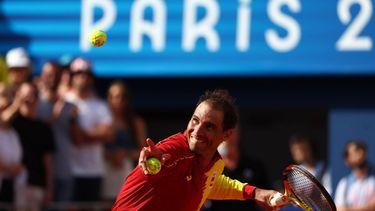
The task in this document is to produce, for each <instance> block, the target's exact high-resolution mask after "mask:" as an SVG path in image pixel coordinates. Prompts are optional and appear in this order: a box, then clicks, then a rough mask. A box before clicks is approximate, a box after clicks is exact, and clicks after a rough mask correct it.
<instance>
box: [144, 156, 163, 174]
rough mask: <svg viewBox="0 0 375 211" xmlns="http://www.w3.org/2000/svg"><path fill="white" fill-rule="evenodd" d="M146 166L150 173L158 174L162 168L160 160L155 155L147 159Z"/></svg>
mask: <svg viewBox="0 0 375 211" xmlns="http://www.w3.org/2000/svg"><path fill="white" fill-rule="evenodd" d="M146 166H147V170H148V172H149V173H150V174H157V173H159V171H160V170H161V163H160V160H159V159H157V158H154V157H152V158H148V159H147V162H146Z"/></svg>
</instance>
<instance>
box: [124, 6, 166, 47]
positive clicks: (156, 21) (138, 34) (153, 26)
mask: <svg viewBox="0 0 375 211" xmlns="http://www.w3.org/2000/svg"><path fill="white" fill-rule="evenodd" d="M147 7H150V8H152V10H153V11H152V13H153V20H152V21H147V20H145V19H144V17H145V13H144V12H145V10H146V9H147ZM165 18H166V17H165V5H164V3H163V1H161V0H136V1H134V4H133V7H132V9H131V20H130V49H131V50H132V51H134V52H136V51H139V50H140V49H141V48H142V38H143V35H147V36H149V37H150V40H151V43H152V48H153V49H154V50H155V51H158V52H159V51H162V50H163V49H164V47H165V21H166V20H165Z"/></svg>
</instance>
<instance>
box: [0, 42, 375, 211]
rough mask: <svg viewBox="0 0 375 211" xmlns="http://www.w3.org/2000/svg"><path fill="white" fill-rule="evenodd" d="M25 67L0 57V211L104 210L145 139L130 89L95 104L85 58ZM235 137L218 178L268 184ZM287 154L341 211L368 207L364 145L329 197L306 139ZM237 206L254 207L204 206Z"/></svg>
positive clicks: (374, 188) (372, 206) (349, 149)
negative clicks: (92, 206) (97, 207)
mask: <svg viewBox="0 0 375 211" xmlns="http://www.w3.org/2000/svg"><path fill="white" fill-rule="evenodd" d="M32 66H33V65H32V60H31V59H30V56H29V55H28V52H27V51H26V50H25V49H24V48H14V49H10V50H9V51H8V52H7V54H6V55H5V59H2V58H1V57H0V210H6V209H8V208H9V209H10V210H13V209H16V210H21V211H22V210H32V211H33V210H42V209H46V208H49V209H51V208H53V209H52V210H79V209H81V208H83V209H86V208H90V206H86V205H90V203H91V204H93V203H100V205H103V208H104V209H109V208H110V207H111V205H112V204H113V202H114V200H115V197H116V195H117V193H118V191H119V189H120V188H121V186H122V183H123V181H124V179H125V178H126V176H127V175H128V174H129V173H130V171H131V170H132V169H133V168H134V167H135V166H136V165H137V161H138V156H139V149H140V148H141V147H143V145H144V143H145V140H146V137H147V127H146V124H145V122H144V120H143V119H142V117H140V116H139V115H138V114H137V113H136V111H135V109H134V108H133V106H132V104H131V97H130V92H129V89H128V87H127V86H126V84H125V83H124V82H123V81H120V80H117V81H113V82H112V83H111V84H110V86H109V87H108V90H107V99H102V98H101V97H99V95H98V94H97V93H96V90H95V84H94V83H95V75H94V72H93V68H92V65H91V63H90V61H89V60H87V59H85V58H82V57H76V58H72V57H69V56H65V57H62V58H60V59H59V60H57V61H47V62H46V63H45V64H44V65H43V67H42V69H41V72H40V75H39V76H36V75H34V74H33V73H32V71H33V70H32ZM239 131H240V126H239V127H238V128H237V130H236V133H235V134H234V135H233V136H232V138H231V139H230V140H227V141H226V142H224V143H223V144H222V145H221V146H220V147H219V149H218V150H219V153H220V154H221V155H222V157H223V160H224V162H225V165H226V167H225V170H224V174H226V175H227V176H231V177H232V178H234V179H239V180H241V181H244V182H248V183H250V184H253V185H256V186H259V187H270V185H269V184H270V183H269V181H268V179H267V175H266V173H265V170H264V165H263V164H262V163H261V162H259V161H257V160H254V159H252V158H250V157H248V156H245V155H244V154H243V153H241V150H240V141H239V140H240V137H239V134H240V132H239ZM289 149H290V154H291V157H292V158H293V160H294V162H295V163H296V164H299V165H301V166H303V167H305V168H306V169H307V170H309V171H310V172H311V173H312V174H313V175H314V176H315V177H316V178H317V179H318V180H319V181H321V183H322V185H323V186H324V187H325V189H326V190H327V192H328V193H329V194H332V195H333V194H335V202H336V205H337V207H338V208H339V209H338V210H342V211H343V210H352V211H355V210H358V211H359V210H363V211H366V210H375V172H374V170H373V168H372V166H371V164H370V163H369V162H368V160H367V147H366V145H365V144H363V143H362V142H361V141H358V140H353V141H350V142H349V143H348V144H347V146H346V148H345V149H344V153H343V160H344V162H345V163H346V164H347V165H348V166H349V167H350V168H351V169H352V172H351V174H350V175H348V176H346V177H344V178H342V179H341V180H340V182H339V185H338V187H337V189H336V190H335V189H333V187H332V185H331V176H330V169H329V166H327V164H326V163H324V162H323V161H320V160H318V159H317V158H316V147H315V146H314V145H313V142H312V141H311V140H310V137H308V136H305V135H301V134H295V135H293V136H291V138H290V140H289ZM244 203H246V204H245V205H244ZM96 205H98V204H96ZM242 209H243V210H245V209H246V210H260V207H258V206H257V205H256V204H254V203H252V202H234V201H231V202H225V201H224V202H223V201H218V202H216V201H208V202H207V203H206V205H205V208H204V210H207V211H208V210H242ZM285 209H286V210H287V209H288V208H285Z"/></svg>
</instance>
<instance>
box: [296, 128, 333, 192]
mask: <svg viewBox="0 0 375 211" xmlns="http://www.w3.org/2000/svg"><path fill="white" fill-rule="evenodd" d="M289 149H290V153H291V155H292V158H293V160H294V162H296V164H298V165H301V166H302V167H304V168H305V169H307V170H308V171H309V172H310V173H311V174H312V175H314V177H316V178H317V179H318V181H320V182H321V183H322V185H323V186H324V188H325V189H326V190H327V192H328V193H329V194H332V186H331V175H330V173H329V170H328V167H327V165H326V164H325V163H324V162H323V161H319V160H317V159H316V148H315V146H314V145H313V143H312V141H311V139H310V138H309V137H308V136H305V135H300V134H295V135H293V136H292V137H290V139H289Z"/></svg>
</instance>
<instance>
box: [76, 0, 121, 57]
mask: <svg viewBox="0 0 375 211" xmlns="http://www.w3.org/2000/svg"><path fill="white" fill-rule="evenodd" d="M95 7H98V8H100V9H102V10H103V17H102V18H101V19H100V20H98V21H97V22H96V23H94V20H95V19H94V9H95ZM81 12H82V16H81V37H80V47H81V50H82V51H85V52H86V51H88V50H90V41H89V37H90V34H91V32H92V31H93V30H94V29H100V30H103V31H106V30H108V29H109V28H110V27H111V26H112V25H113V23H114V22H115V20H116V14H117V11H116V7H115V3H114V2H113V0H82V9H81Z"/></svg>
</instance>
